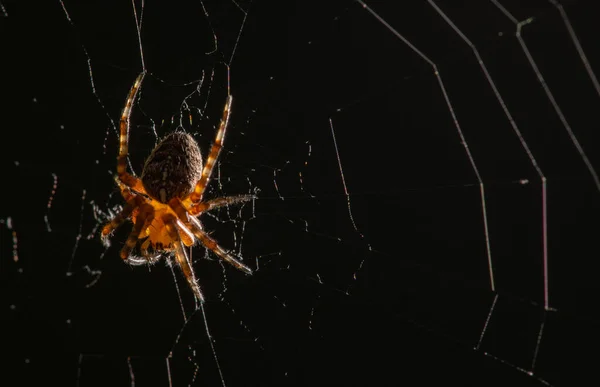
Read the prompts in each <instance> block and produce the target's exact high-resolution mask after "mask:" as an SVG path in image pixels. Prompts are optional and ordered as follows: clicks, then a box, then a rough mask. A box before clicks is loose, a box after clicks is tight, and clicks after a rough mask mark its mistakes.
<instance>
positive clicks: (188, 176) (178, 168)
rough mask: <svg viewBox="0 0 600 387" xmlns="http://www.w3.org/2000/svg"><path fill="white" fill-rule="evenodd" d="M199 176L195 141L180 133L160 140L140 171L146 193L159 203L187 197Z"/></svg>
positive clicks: (200, 164) (200, 159)
mask: <svg viewBox="0 0 600 387" xmlns="http://www.w3.org/2000/svg"><path fill="white" fill-rule="evenodd" d="M201 175H202V154H201V153H200V148H199V147H198V144H197V143H196V140H194V138H193V137H192V136H190V135H189V134H187V133H183V132H174V133H171V134H169V135H168V136H166V137H165V138H163V139H162V140H161V141H160V142H159V143H158V145H156V147H155V148H154V149H153V150H152V152H151V153H150V156H148V159H147V160H146V163H145V164H144V169H143V170H142V184H143V185H144V188H145V189H146V192H147V193H148V194H149V195H150V196H152V197H153V198H154V199H156V200H158V201H160V202H161V203H168V202H169V200H171V199H172V198H174V197H179V198H183V197H185V196H186V195H188V194H190V193H191V192H192V191H193V189H194V186H195V185H196V182H197V181H198V180H199V179H200V177H201Z"/></svg>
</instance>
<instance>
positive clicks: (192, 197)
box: [184, 95, 233, 206]
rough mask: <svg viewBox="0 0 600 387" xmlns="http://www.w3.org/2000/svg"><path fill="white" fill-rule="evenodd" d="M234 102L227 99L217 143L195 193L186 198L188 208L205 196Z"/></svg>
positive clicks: (214, 144)
mask: <svg viewBox="0 0 600 387" xmlns="http://www.w3.org/2000/svg"><path fill="white" fill-rule="evenodd" d="M232 102H233V97H232V96H231V95H229V96H228V97H227V102H225V107H224V108H223V116H222V117H221V122H220V123H219V129H218V130H217V135H216V137H215V141H214V142H213V145H212V147H211V149H210V153H209V154H208V157H207V158H206V164H205V165H204V168H203V169H202V175H201V176H200V180H198V182H197V183H196V186H195V187H194V191H192V193H191V194H190V195H189V196H188V197H187V198H185V200H184V202H185V205H186V206H189V205H190V204H192V203H194V204H195V203H198V202H200V201H201V200H202V195H204V190H205V189H206V186H207V185H208V182H209V181H210V176H211V175H212V171H213V168H214V166H215V163H216V162H217V159H218V158H219V154H220V153H221V148H222V147H223V141H225V132H226V131H227V126H228V125H229V113H230V112H231V103H232Z"/></svg>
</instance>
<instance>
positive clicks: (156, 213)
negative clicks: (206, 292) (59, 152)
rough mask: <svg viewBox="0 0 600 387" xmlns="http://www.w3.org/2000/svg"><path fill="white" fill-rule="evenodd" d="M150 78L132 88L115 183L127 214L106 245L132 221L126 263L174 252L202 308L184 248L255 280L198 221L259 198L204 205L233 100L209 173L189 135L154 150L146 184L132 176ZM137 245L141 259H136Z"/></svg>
mask: <svg viewBox="0 0 600 387" xmlns="http://www.w3.org/2000/svg"><path fill="white" fill-rule="evenodd" d="M145 75H146V73H145V72H142V73H141V74H140V75H138V77H137V79H136V80H135V82H134V84H133V86H132V87H131V90H130V91H129V94H128V95H127V100H126V101H125V107H124V108H123V112H122V114H121V120H120V124H119V128H120V146H119V155H118V156H117V176H116V179H115V180H116V181H117V185H118V186H119V189H120V191H121V195H122V196H123V198H124V199H125V202H126V204H125V206H124V207H123V209H122V211H121V212H120V213H118V214H117V215H116V216H115V217H114V218H113V219H112V220H111V221H110V222H109V223H107V224H106V225H105V226H104V228H103V229H102V238H103V239H104V240H107V238H108V237H109V236H110V235H111V233H112V232H113V231H114V230H115V229H116V228H117V227H119V226H120V225H121V224H123V223H124V222H125V221H126V220H127V219H131V220H132V222H133V229H132V230H131V233H130V234H129V237H128V238H127V241H126V242H125V246H123V248H122V249H121V252H120V256H121V258H122V259H123V260H124V261H125V262H127V263H129V264H131V265H143V264H153V263H155V262H156V261H158V260H159V259H160V258H161V256H163V255H165V254H168V253H172V252H174V255H175V262H176V263H177V265H178V266H179V267H180V268H181V271H182V272H183V274H184V276H185V278H186V280H187V282H188V284H189V286H190V287H191V289H192V291H193V293H194V297H195V299H196V300H197V301H198V302H200V303H202V302H204V297H203V295H202V292H201V291H200V286H199V285H198V283H197V281H196V277H195V275H194V269H193V268H192V265H191V262H190V260H189V258H188V255H187V253H186V249H185V247H189V246H192V245H194V244H195V243H196V242H197V241H199V242H200V243H201V244H202V245H204V247H206V248H207V249H208V250H211V251H212V252H214V253H215V254H216V255H217V256H218V257H219V258H221V259H222V260H224V261H226V262H227V263H229V264H231V265H233V266H234V267H235V268H236V269H238V270H241V271H243V272H245V273H246V274H252V270H250V268H248V267H247V266H246V265H244V264H243V263H241V262H240V261H239V260H237V259H236V258H234V257H233V256H232V255H231V254H230V253H229V252H227V251H226V250H225V249H223V248H222V247H221V246H219V244H218V243H217V241H215V240H214V239H213V238H211V237H210V235H209V234H208V233H207V232H206V231H204V230H203V227H202V223H200V221H199V220H198V219H197V218H198V216H199V215H201V214H202V213H203V212H206V211H210V210H212V209H215V208H218V207H221V206H227V205H230V204H234V203H243V202H246V201H249V200H252V199H253V198H254V196H253V195H240V196H227V197H219V198H216V199H211V200H206V201H204V200H203V194H204V191H205V189H206V187H207V185H208V183H209V181H210V176H211V173H212V171H213V167H214V165H215V163H216V161H217V159H218V157H219V153H220V151H221V148H222V146H223V140H224V137H225V131H226V130H227V125H228V123H229V113H230V112H231V102H232V97H231V95H228V97H227V101H226V102H225V107H224V109H223V116H222V118H221V123H220V124H219V129H218V130H217V135H216V137H215V140H214V143H213V145H212V147H211V149H210V153H209V154H208V158H207V159H206V164H205V165H204V167H203V166H202V154H201V153H200V148H199V147H198V144H197V143H196V141H195V140H194V138H193V137H192V136H190V135H189V134H187V133H183V132H173V133H171V134H169V135H167V136H166V137H164V138H163V139H162V140H161V141H160V142H159V143H158V144H157V145H156V147H155V148H154V149H153V150H152V152H151V153H150V156H148V159H146V162H145V163H144V168H143V170H142V175H141V178H137V177H135V176H133V175H132V174H130V173H128V172H127V155H128V148H129V127H130V118H131V110H132V105H133V102H134V101H135V99H136V97H137V94H138V91H139V90H140V88H141V86H142V82H143V80H144V76H145ZM138 243H139V250H140V253H141V255H142V256H141V257H139V256H135V255H133V254H132V251H133V249H134V247H135V246H136V245H138Z"/></svg>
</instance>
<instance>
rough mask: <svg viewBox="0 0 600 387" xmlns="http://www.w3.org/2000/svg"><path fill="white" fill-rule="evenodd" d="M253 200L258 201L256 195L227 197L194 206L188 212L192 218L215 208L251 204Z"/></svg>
mask: <svg viewBox="0 0 600 387" xmlns="http://www.w3.org/2000/svg"><path fill="white" fill-rule="evenodd" d="M252 199H256V196H254V195H239V196H226V197H221V198H216V199H211V200H208V201H205V202H200V203H197V204H192V206H191V207H190V208H189V210H188V212H189V214H190V215H192V216H198V215H200V214H201V213H203V212H206V211H210V210H213V209H215V208H219V207H223V206H228V205H230V204H238V203H245V202H249V201H250V200H252Z"/></svg>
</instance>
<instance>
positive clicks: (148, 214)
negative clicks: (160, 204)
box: [121, 203, 154, 259]
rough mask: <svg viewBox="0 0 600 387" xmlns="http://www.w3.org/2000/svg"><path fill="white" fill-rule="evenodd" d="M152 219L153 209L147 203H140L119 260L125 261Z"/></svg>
mask: <svg viewBox="0 0 600 387" xmlns="http://www.w3.org/2000/svg"><path fill="white" fill-rule="evenodd" d="M153 219H154V208H153V207H152V206H151V205H150V204H147V203H142V205H141V206H140V210H139V213H138V214H137V217H136V219H135V224H134V225H133V229H132V230H131V233H130V234H129V236H128V237H127V241H126V242H125V246H123V248H122V249H121V258H122V259H127V258H128V257H129V254H130V253H131V250H133V248H134V247H135V245H136V244H137V242H138V239H139V237H140V234H141V233H142V231H144V230H146V229H147V228H148V226H149V225H150V223H151V222H152V220H153Z"/></svg>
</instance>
